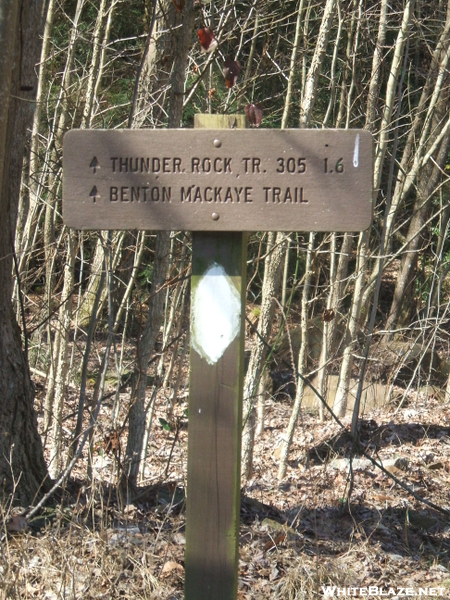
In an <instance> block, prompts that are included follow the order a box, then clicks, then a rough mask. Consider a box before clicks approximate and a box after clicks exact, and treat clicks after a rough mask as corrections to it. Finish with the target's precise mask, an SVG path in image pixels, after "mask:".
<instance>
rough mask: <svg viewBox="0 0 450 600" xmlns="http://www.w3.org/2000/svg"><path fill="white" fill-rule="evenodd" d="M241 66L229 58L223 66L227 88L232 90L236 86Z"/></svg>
mask: <svg viewBox="0 0 450 600" xmlns="http://www.w3.org/2000/svg"><path fill="white" fill-rule="evenodd" d="M240 70H241V65H240V64H239V63H238V62H237V61H236V60H233V59H232V58H227V60H226V61H225V62H224V65H223V76H224V77H225V84H226V86H227V88H232V87H233V85H235V83H236V81H237V78H238V75H239V72H240Z"/></svg>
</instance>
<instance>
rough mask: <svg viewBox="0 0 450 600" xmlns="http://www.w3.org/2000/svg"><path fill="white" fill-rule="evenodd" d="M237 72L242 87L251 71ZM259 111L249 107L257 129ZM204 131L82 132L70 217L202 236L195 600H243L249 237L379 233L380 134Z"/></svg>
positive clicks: (66, 205)
mask: <svg viewBox="0 0 450 600" xmlns="http://www.w3.org/2000/svg"><path fill="white" fill-rule="evenodd" d="M173 1H174V4H175V6H176V7H177V8H179V7H181V6H182V4H183V2H181V1H179V0H173ZM204 41H205V40H204ZM205 43H206V42H205ZM226 69H227V70H226V72H225V73H224V74H225V77H226V79H227V81H228V82H229V84H230V85H233V83H234V82H235V80H236V78H237V75H238V74H239V68H238V67H236V66H235V65H233V64H231V63H228V64H227V67H226ZM259 110H260V108H259V107H258V106H257V105H255V106H254V108H253V109H252V110H250V112H249V110H247V112H248V116H249V121H250V122H251V121H252V119H253V121H254V122H253V125H254V126H255V127H257V126H258V125H259V122H258V119H259V116H260V112H259ZM195 126H196V129H195V131H193V130H114V131H99V130H95V131H94V130H92V131H90V130H83V131H72V132H69V134H67V135H66V137H65V140H64V156H63V159H64V165H63V217H64V220H65V223H66V225H68V226H70V227H75V228H78V229H147V230H158V229H159V230H164V229H166V230H173V229H178V230H190V231H193V246H192V278H191V326H190V327H191V334H190V339H191V352H190V382H189V386H190V395H189V437H188V466H187V469H188V474H187V481H188V494H187V506H186V556H185V567H186V569H185V572H186V577H185V598H186V600H235V599H236V597H237V581H238V558H239V547H238V540H239V509H240V453H241V430H242V391H243V372H244V315H245V290H246V249H247V245H246V233H245V232H247V231H271V230H272V231H361V230H364V229H367V228H368V227H369V226H370V224H371V221H372V187H373V183H372V173H373V169H372V153H373V150H372V137H371V135H370V133H368V132H367V131H362V130H314V131H312V130H282V131H280V130H260V129H254V130H245V129H239V127H245V117H244V116H243V115H232V116H229V115H226V116H224V115H196V117H195ZM213 129H214V131H213ZM323 318H324V320H330V319H332V318H334V315H331V314H330V315H328V314H325V313H324V316H323Z"/></svg>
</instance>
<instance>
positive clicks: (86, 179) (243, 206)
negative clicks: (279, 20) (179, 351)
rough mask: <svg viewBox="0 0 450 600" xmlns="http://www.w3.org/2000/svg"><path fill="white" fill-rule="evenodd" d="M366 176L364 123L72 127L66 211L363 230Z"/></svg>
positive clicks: (154, 225)
mask: <svg viewBox="0 0 450 600" xmlns="http://www.w3.org/2000/svg"><path fill="white" fill-rule="evenodd" d="M230 120H232V121H233V122H234V121H236V120H237V117H235V116H233V117H231V119H230ZM372 178H373V166H372V136H371V134H370V133H369V132H368V131H364V130H345V129H337V130H329V129H320V130H316V129H315V130H310V129H285V130H279V129H254V130H250V129H238V128H235V129H226V130H225V129H224V130H215V131H211V130H208V129H203V130H199V129H179V130H178V129H164V130H163V129H143V130H128V129H125V130H112V131H111V130H108V131H104V130H72V131H69V132H68V133H67V134H66V136H65V138H64V176H63V197H64V204H63V217H64V221H65V223H66V225H68V226H69V227H75V228H77V229H105V228H110V229H147V230H158V229H159V230H164V229H165V230H187V231H361V230H363V229H367V228H368V227H369V226H370V223H371V220H372V191H371V190H372Z"/></svg>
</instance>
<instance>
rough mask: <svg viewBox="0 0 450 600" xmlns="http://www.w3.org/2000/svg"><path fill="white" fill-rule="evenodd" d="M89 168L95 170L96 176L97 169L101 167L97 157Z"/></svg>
mask: <svg viewBox="0 0 450 600" xmlns="http://www.w3.org/2000/svg"><path fill="white" fill-rule="evenodd" d="M89 166H90V167H91V169H93V171H94V175H95V173H97V169H98V168H99V166H100V164H99V162H98V160H97V157H96V156H94V158H93V159H92V160H91V164H90V165H89Z"/></svg>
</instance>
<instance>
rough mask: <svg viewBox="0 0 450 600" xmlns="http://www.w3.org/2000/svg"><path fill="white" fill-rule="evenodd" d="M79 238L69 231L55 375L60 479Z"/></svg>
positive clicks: (53, 467)
mask: <svg viewBox="0 0 450 600" xmlns="http://www.w3.org/2000/svg"><path fill="white" fill-rule="evenodd" d="M75 241H76V235H75V233H74V232H73V231H70V232H69V236H68V238H67V259H66V264H65V267H64V286H63V292H62V296H61V308H60V311H59V326H60V327H61V334H60V340H61V341H60V346H59V352H58V356H57V369H56V377H55V397H54V401H53V426H52V439H51V448H50V465H49V472H50V474H51V476H52V478H53V479H56V478H57V477H58V475H59V474H60V471H61V466H62V455H61V452H62V440H61V437H62V415H63V407H64V397H65V391H66V389H65V388H66V383H67V381H66V379H67V371H68V358H69V334H70V329H71V324H72V304H73V284H74V267H75Z"/></svg>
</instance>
